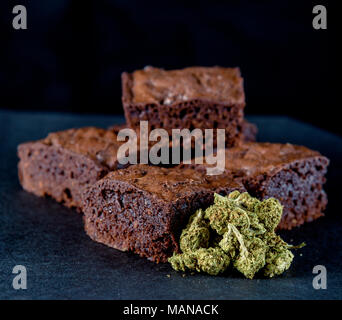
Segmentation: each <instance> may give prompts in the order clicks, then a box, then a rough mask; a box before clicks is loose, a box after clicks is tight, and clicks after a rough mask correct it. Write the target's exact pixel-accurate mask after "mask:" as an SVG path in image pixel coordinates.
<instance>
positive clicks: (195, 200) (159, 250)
mask: <svg viewBox="0 0 342 320" xmlns="http://www.w3.org/2000/svg"><path fill="white" fill-rule="evenodd" d="M233 190H240V191H244V190H245V189H244V187H243V186H242V184H241V183H239V182H236V181H234V180H233V179H229V177H228V176H226V177H225V178H224V179H222V178H221V177H209V176H206V175H205V174H203V173H201V172H198V171H196V170H193V169H191V168H189V167H187V168H182V169H178V168H177V169H175V168H169V169H166V168H161V167H156V166H148V165H132V166H130V167H128V168H125V169H121V170H117V171H113V172H110V173H109V174H108V175H107V176H105V177H104V178H103V179H101V180H99V181H98V182H96V183H95V184H94V185H92V186H88V188H86V191H85V193H84V201H83V212H84V222H85V231H86V232H87V234H88V235H89V236H90V237H91V239H93V240H95V241H98V242H101V243H103V244H106V245H108V246H110V247H113V248H116V249H119V250H122V251H132V252H135V253H137V254H139V255H140V256H142V257H146V258H148V259H149V260H152V261H155V262H166V261H167V258H168V257H169V256H171V255H172V253H173V252H174V251H176V252H179V245H178V240H179V236H180V232H181V230H182V229H183V228H184V226H185V224H186V223H187V221H188V218H189V217H190V215H191V214H193V213H194V212H195V211H196V210H197V209H199V208H206V207H208V206H209V205H211V204H212V203H213V194H214V192H218V193H221V194H227V193H229V192H231V191H233Z"/></svg>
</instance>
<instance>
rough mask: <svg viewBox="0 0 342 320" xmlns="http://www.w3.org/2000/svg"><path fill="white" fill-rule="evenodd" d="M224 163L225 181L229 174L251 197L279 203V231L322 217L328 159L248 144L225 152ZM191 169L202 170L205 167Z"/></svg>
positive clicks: (295, 148) (284, 146)
mask: <svg viewBox="0 0 342 320" xmlns="http://www.w3.org/2000/svg"><path fill="white" fill-rule="evenodd" d="M225 161H226V173H228V174H229V179H230V177H231V175H233V177H234V178H235V179H237V180H241V181H242V183H243V184H244V186H245V188H246V189H247V191H248V192H249V193H250V194H251V195H252V196H255V197H258V198H259V199H266V198H269V197H275V198H277V199H279V200H280V202H281V203H282V205H283V206H284V211H283V217H282V220H281V222H280V225H279V228H280V229H291V228H293V227H295V226H299V225H301V224H303V223H304V222H309V221H312V220H314V219H317V218H319V217H320V216H322V215H323V211H324V209H325V207H326V205H327V195H326V193H325V192H324V190H323V184H324V183H325V180H326V179H325V174H326V172H327V166H328V164H329V160H328V159H327V158H326V157H324V156H322V155H321V154H320V153H319V152H317V151H313V150H310V149H308V148H306V147H303V146H296V145H292V144H289V143H288V144H279V143H256V142H254V143H252V142H251V143H245V144H243V145H240V146H236V147H234V148H231V149H226V152H225ZM181 167H182V166H181ZM193 167H194V168H196V169H197V170H199V171H204V170H205V169H206V165H193ZM226 173H225V174H226ZM223 175H224V174H223Z"/></svg>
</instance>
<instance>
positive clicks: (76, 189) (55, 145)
mask: <svg viewBox="0 0 342 320" xmlns="http://www.w3.org/2000/svg"><path fill="white" fill-rule="evenodd" d="M119 146H120V143H119V142H117V140H116V135H115V133H113V132H112V131H110V130H104V129H98V128H93V127H88V128H82V129H70V130H66V131H60V132H55V133H50V134H49V135H48V136H47V137H46V138H45V139H42V140H39V141H35V142H27V143H23V144H21V145H19V147H18V156H19V158H20V161H19V164H18V172H19V180H20V183H21V184H22V186H23V188H24V189H25V190H26V191H29V192H32V193H34V194H36V195H38V196H45V195H48V196H51V197H52V198H54V199H55V200H57V201H59V202H62V203H64V204H65V205H66V206H67V207H76V208H81V194H82V189H83V187H84V186H85V185H87V184H89V183H90V184H91V183H94V182H96V181H97V180H99V179H101V178H102V177H104V176H105V175H106V174H107V173H108V172H109V171H111V170H116V169H117V168H119V167H120V164H119V162H118V160H117V150H118V148H119Z"/></svg>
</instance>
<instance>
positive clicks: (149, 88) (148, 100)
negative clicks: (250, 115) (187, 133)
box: [122, 67, 245, 147]
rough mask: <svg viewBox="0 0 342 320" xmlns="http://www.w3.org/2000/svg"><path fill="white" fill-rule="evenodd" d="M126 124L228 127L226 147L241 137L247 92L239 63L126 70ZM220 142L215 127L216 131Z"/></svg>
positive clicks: (134, 125)
mask: <svg viewBox="0 0 342 320" xmlns="http://www.w3.org/2000/svg"><path fill="white" fill-rule="evenodd" d="M122 102H123V106H124V111H125V117H126V121H127V124H128V125H129V126H130V127H131V128H134V129H138V128H139V125H140V121H141V120H148V121H149V126H150V129H155V128H163V129H166V130H167V131H168V133H169V135H171V133H172V129H183V128H187V129H190V130H192V129H194V128H200V129H217V128H221V129H225V131H226V145H227V147H230V146H233V145H235V144H236V143H237V142H238V141H240V140H241V135H242V133H241V130H239V129H241V126H242V123H243V109H244V107H245V95H244V90H243V79H242V78H241V75H240V70H239V69H238V68H221V67H211V68H205V67H191V68H186V69H182V70H171V71H166V70H163V69H158V68H153V67H145V68H144V69H143V70H137V71H135V72H133V73H131V74H129V73H126V72H125V73H123V74H122ZM214 141H215V142H216V130H215V132H214Z"/></svg>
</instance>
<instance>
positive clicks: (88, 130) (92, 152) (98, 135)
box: [41, 127, 121, 169]
mask: <svg viewBox="0 0 342 320" xmlns="http://www.w3.org/2000/svg"><path fill="white" fill-rule="evenodd" d="M41 142H42V143H44V144H46V145H51V146H55V147H61V148H63V149H67V150H70V151H72V152H75V153H77V154H82V155H84V156H87V157H89V158H91V159H93V160H96V161H99V162H100V163H101V164H102V165H104V166H106V167H108V168H109V169H114V168H115V167H116V165H117V151H118V149H119V147H120V145H121V143H120V142H118V141H117V135H116V134H115V132H114V131H113V130H105V129H100V128H95V127H85V128H81V129H69V130H65V131H58V132H53V133H50V134H49V135H48V136H47V137H46V138H45V139H43V140H41Z"/></svg>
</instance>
